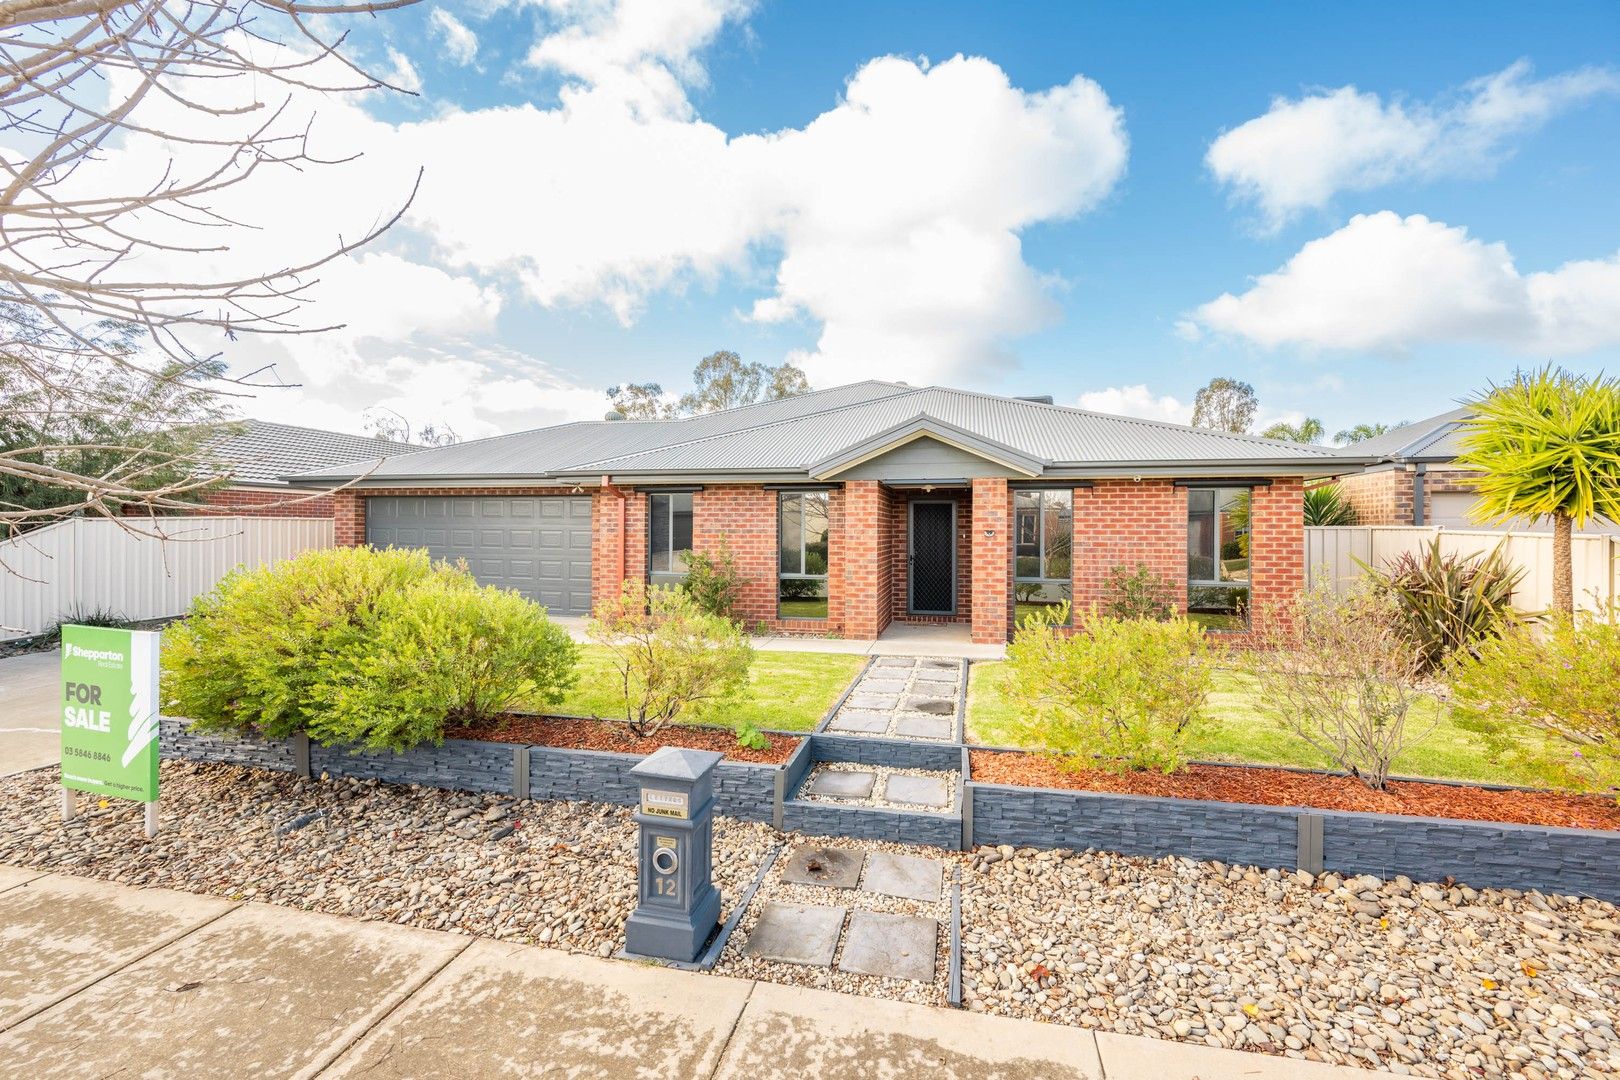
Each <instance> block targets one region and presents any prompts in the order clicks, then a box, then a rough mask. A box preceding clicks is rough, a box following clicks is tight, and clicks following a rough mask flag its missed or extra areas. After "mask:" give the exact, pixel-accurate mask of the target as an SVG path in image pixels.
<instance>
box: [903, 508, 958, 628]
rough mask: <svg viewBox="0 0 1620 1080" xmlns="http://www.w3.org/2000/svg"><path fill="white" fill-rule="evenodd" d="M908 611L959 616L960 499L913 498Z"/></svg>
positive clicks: (908, 545)
mask: <svg viewBox="0 0 1620 1080" xmlns="http://www.w3.org/2000/svg"><path fill="white" fill-rule="evenodd" d="M909 506H910V522H909V525H910V527H909V530H908V532H909V533H910V535H909V536H908V537H907V552H908V554H907V566H908V570H909V572H908V573H907V575H906V578H907V580H908V581H909V583H910V585H909V589H908V596H907V602H906V611H907V614H910V615H955V614H956V500H954V499H913V500H911V502H910V504H909Z"/></svg>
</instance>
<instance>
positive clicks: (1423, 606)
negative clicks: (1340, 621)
mask: <svg viewBox="0 0 1620 1080" xmlns="http://www.w3.org/2000/svg"><path fill="white" fill-rule="evenodd" d="M1440 540H1441V538H1440V537H1438V536H1436V537H1434V538H1433V539H1431V540H1430V541H1429V542H1428V544H1427V545H1425V546H1424V549H1423V553H1422V554H1421V555H1416V554H1413V553H1412V552H1409V551H1408V552H1402V553H1401V555H1400V556H1399V557H1398V558H1396V559H1394V560H1392V561H1391V562H1390V563H1389V564H1388V565H1387V566H1385V567H1384V568H1383V569H1377V568H1374V567H1370V566H1367V564H1365V563H1362V564H1361V565H1362V567H1363V568H1364V569H1365V570H1366V571H1367V572H1368V574H1369V575H1370V576H1371V577H1372V580H1373V582H1374V583H1375V586H1376V588H1378V589H1379V590H1380V591H1382V592H1384V593H1386V594H1387V595H1389V596H1390V597H1391V598H1392V599H1393V600H1394V601H1395V605H1396V608H1397V610H1398V611H1399V613H1400V617H1401V625H1402V626H1403V627H1404V628H1405V631H1406V634H1407V637H1408V638H1409V639H1410V641H1411V643H1412V647H1413V648H1414V649H1416V650H1417V654H1418V659H1419V660H1420V661H1421V663H1422V667H1423V670H1425V671H1433V670H1435V669H1436V668H1438V667H1439V666H1440V665H1442V664H1444V663H1445V662H1446V660H1447V659H1448V658H1449V657H1451V656H1452V655H1454V654H1456V653H1469V652H1473V651H1474V650H1475V649H1477V648H1478V647H1479V645H1480V643H1482V642H1484V641H1486V640H1488V639H1490V638H1493V637H1496V636H1498V635H1499V634H1501V633H1502V631H1503V630H1504V629H1506V628H1507V627H1510V626H1512V625H1514V624H1515V623H1517V622H1518V621H1519V614H1518V612H1517V611H1516V610H1515V609H1514V607H1513V590H1514V589H1516V588H1517V587H1518V585H1519V582H1520V581H1521V580H1522V579H1523V578H1524V570H1523V569H1521V568H1519V567H1515V566H1514V565H1513V564H1512V563H1510V562H1508V559H1507V555H1506V553H1505V552H1504V551H1503V550H1502V546H1501V545H1500V544H1498V545H1497V546H1496V547H1495V548H1493V549H1492V550H1491V551H1489V552H1482V553H1479V554H1476V555H1470V556H1462V555H1458V554H1455V553H1454V554H1449V555H1448V554H1445V553H1443V552H1442V551H1441V549H1440Z"/></svg>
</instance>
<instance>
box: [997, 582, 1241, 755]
mask: <svg viewBox="0 0 1620 1080" xmlns="http://www.w3.org/2000/svg"><path fill="white" fill-rule="evenodd" d="M1068 618H1069V612H1068V605H1066V604H1060V605H1055V606H1054V607H1053V608H1050V609H1046V610H1043V611H1041V612H1039V613H1038V614H1031V615H1029V616H1027V617H1026V618H1025V619H1023V620H1022V621H1021V622H1020V623H1019V628H1018V632H1017V634H1016V636H1015V637H1014V638H1013V642H1012V644H1011V645H1009V646H1008V647H1007V663H1008V678H1007V687H1008V693H1009V696H1010V697H1011V698H1012V700H1013V701H1014V703H1015V704H1016V705H1017V706H1018V719H1017V720H1015V721H1014V724H1013V732H1014V733H1015V734H1016V735H1017V736H1018V738H1019V739H1020V741H1022V742H1024V743H1025V744H1027V745H1030V746H1033V747H1035V748H1037V749H1039V750H1041V751H1042V752H1044V753H1045V754H1046V755H1047V756H1049V757H1051V758H1053V759H1054V760H1055V761H1056V762H1057V763H1058V764H1059V765H1062V766H1063V767H1065V768H1071V769H1085V768H1101V769H1107V770H1110V771H1115V772H1122V771H1125V770H1127V769H1157V770H1159V771H1160V772H1164V773H1170V772H1174V771H1176V770H1177V769H1179V768H1181V767H1182V766H1183V765H1185V764H1186V761H1187V755H1186V748H1187V743H1188V741H1189V740H1190V738H1191V737H1192V735H1193V733H1194V732H1195V730H1196V728H1197V727H1198V725H1199V724H1201V723H1202V722H1203V720H1204V718H1205V712H1204V710H1205V705H1206V703H1207V701H1208V699H1209V693H1210V687H1211V684H1212V680H1213V676H1214V668H1215V659H1216V657H1217V655H1218V653H1219V650H1218V649H1217V648H1216V647H1215V646H1214V645H1212V644H1211V643H1210V641H1209V639H1207V638H1206V637H1205V636H1204V632H1203V631H1202V630H1201V629H1200V628H1199V627H1197V626H1195V625H1193V624H1192V623H1190V622H1188V621H1187V620H1186V619H1181V618H1172V619H1169V620H1167V621H1164V622H1155V621H1153V620H1150V619H1117V618H1112V617H1110V616H1106V615H1095V614H1094V615H1089V616H1082V617H1081V618H1080V619H1079V620H1078V625H1077V626H1076V628H1075V632H1074V633H1072V634H1071V633H1068V632H1066V630H1064V629H1063V627H1064V624H1065V623H1067V622H1068Z"/></svg>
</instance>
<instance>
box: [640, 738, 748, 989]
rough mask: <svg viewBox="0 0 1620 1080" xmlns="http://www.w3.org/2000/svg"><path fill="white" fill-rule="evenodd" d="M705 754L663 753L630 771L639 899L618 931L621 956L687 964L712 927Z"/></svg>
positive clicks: (715, 905)
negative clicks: (636, 787)
mask: <svg viewBox="0 0 1620 1080" xmlns="http://www.w3.org/2000/svg"><path fill="white" fill-rule="evenodd" d="M724 758H725V755H724V754H717V753H715V752H714V751H712V750H681V749H677V748H676V747H673V746H666V747H664V748H663V749H661V750H659V751H658V752H657V753H655V754H653V755H651V756H650V757H648V758H647V759H646V760H645V761H643V762H642V763H641V764H639V765H637V766H636V767H635V768H633V769H631V770H630V775H631V776H634V777H635V778H636V779H637V780H638V781H640V783H641V806H640V809H639V811H638V812H637V813H636V815H635V818H636V824H637V825H639V826H640V827H641V845H640V861H641V873H640V883H641V884H640V893H639V902H638V903H637V904H636V910H635V911H633V912H631V913H630V918H629V919H628V920H627V921H626V922H625V926H624V951H625V952H627V953H632V954H634V955H637V956H656V957H660V958H662V959H666V960H676V961H679V962H681V963H691V962H692V961H694V960H696V959H697V958H698V955H699V954H700V953H702V952H703V947H704V946H705V945H707V944H708V943H709V939H710V938H711V937H713V936H714V933H715V930H716V929H718V927H719V923H720V890H719V889H716V888H715V887H714V883H713V882H712V881H710V880H709V871H710V863H711V859H712V854H713V847H714V767H715V766H716V765H718V764H720V762H721V761H722V760H723V759H724Z"/></svg>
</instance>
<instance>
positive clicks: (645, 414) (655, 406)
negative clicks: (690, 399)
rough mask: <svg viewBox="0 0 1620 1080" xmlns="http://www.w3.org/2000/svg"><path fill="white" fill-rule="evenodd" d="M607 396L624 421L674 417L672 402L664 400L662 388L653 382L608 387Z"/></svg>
mask: <svg viewBox="0 0 1620 1080" xmlns="http://www.w3.org/2000/svg"><path fill="white" fill-rule="evenodd" d="M607 396H608V401H609V402H610V403H611V404H612V406H613V408H614V409H616V410H617V411H618V412H619V413H620V414H621V415H623V416H624V418H625V419H626V420H657V419H660V418H663V417H670V416H674V415H675V404H674V402H671V401H666V400H665V399H664V388H663V387H662V386H660V385H658V384H657V383H655V382H644V383H621V384H620V385H618V386H610V387H608V391H607Z"/></svg>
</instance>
